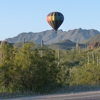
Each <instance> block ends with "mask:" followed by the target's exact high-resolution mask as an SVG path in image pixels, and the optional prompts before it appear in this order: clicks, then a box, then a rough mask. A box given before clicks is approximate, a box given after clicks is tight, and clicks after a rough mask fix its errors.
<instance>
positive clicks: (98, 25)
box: [0, 0, 100, 40]
mask: <svg viewBox="0 0 100 100" xmlns="http://www.w3.org/2000/svg"><path fill="white" fill-rule="evenodd" d="M53 11H59V12H61V13H62V14H63V15H64V18H65V19H64V22H63V24H62V25H61V27H60V28H59V29H62V30H64V31H68V30H70V29H75V28H83V29H96V30H98V31H100V0H0V40H4V39H6V38H10V37H11V38H12V37H14V36H17V35H18V34H19V33H22V32H41V31H45V30H50V29H52V28H51V27H50V26H49V24H48V23H47V21H46V16H47V14H48V13H50V12H53Z"/></svg>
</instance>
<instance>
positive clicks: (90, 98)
mask: <svg viewBox="0 0 100 100" xmlns="http://www.w3.org/2000/svg"><path fill="white" fill-rule="evenodd" d="M5 100H100V91H95V92H85V93H71V94H55V95H54V94H53V95H45V96H34V97H23V98H15V99H5Z"/></svg>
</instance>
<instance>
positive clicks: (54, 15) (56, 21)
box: [47, 12, 64, 33]
mask: <svg viewBox="0 0 100 100" xmlns="http://www.w3.org/2000/svg"><path fill="white" fill-rule="evenodd" d="M63 21H64V16H63V14H61V13H60V12H51V13H49V14H48V15H47V22H48V23H49V25H50V26H51V27H52V28H53V29H54V30H55V33H57V30H58V28H59V27H60V25H61V24H62V23H63Z"/></svg>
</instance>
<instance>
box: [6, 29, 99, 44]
mask: <svg viewBox="0 0 100 100" xmlns="http://www.w3.org/2000/svg"><path fill="white" fill-rule="evenodd" d="M98 34H100V32H99V31H97V30H94V29H90V30H86V29H81V28H79V29H73V30H69V31H67V32H66V31H62V30H58V32H57V34H55V32H54V30H47V31H43V32H37V33H33V32H29V33H26V32H23V33H20V34H19V35H17V36H15V37H13V38H8V39H6V40H7V41H8V42H10V43H17V42H22V41H23V39H24V38H25V40H26V41H27V42H28V41H34V42H36V43H37V44H40V43H41V40H44V43H45V44H51V43H57V42H60V41H61V40H66V39H69V40H71V41H73V42H81V41H85V40H87V39H90V38H92V37H94V36H96V35H98Z"/></svg>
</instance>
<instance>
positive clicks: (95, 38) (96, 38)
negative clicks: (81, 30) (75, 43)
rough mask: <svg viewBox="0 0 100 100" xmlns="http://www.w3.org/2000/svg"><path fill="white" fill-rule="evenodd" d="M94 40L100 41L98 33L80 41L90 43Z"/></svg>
mask: <svg viewBox="0 0 100 100" xmlns="http://www.w3.org/2000/svg"><path fill="white" fill-rule="evenodd" d="M94 42H100V34H99V35H96V36H94V37H92V38H90V39H88V40H86V41H83V42H82V43H88V44H91V43H94Z"/></svg>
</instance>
